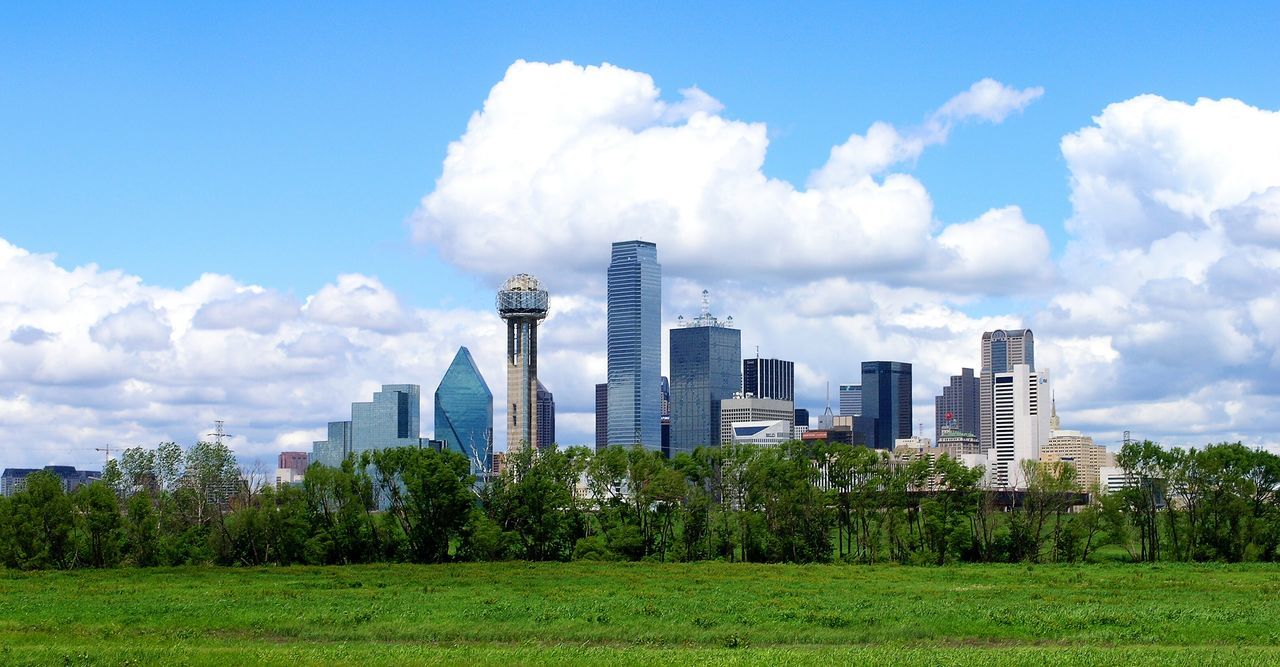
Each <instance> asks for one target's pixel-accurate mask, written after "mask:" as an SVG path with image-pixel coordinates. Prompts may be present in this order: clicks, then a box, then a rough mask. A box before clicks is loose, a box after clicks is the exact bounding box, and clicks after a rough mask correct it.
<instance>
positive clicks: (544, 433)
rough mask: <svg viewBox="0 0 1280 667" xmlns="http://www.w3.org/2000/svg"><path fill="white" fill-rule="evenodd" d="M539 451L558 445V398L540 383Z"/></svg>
mask: <svg viewBox="0 0 1280 667" xmlns="http://www.w3.org/2000/svg"><path fill="white" fill-rule="evenodd" d="M537 441H538V449H546V448H548V447H554V446H555V444H556V398H555V396H553V395H552V394H551V391H550V390H548V389H547V387H546V385H544V384H542V381H541V380H539V381H538V438H537Z"/></svg>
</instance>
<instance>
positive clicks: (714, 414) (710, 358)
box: [610, 290, 742, 456]
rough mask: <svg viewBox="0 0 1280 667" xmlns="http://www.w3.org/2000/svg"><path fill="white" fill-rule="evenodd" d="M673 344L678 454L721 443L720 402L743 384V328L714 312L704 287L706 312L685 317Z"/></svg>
mask: <svg viewBox="0 0 1280 667" xmlns="http://www.w3.org/2000/svg"><path fill="white" fill-rule="evenodd" d="M670 345H671V350H670V355H671V449H670V455H671V456H675V455H676V454H678V453H680V452H692V451H693V450H694V449H696V448H698V447H703V446H708V445H718V444H720V442H721V439H720V402H721V401H723V400H724V399H726V398H733V395H734V394H735V393H737V392H738V390H739V387H741V386H742V332H741V331H738V330H737V329H734V328H733V318H732V317H730V318H726V319H725V320H720V319H719V318H717V317H715V316H714V315H712V314H711V308H710V302H709V297H708V294H707V292H706V290H703V292H702V314H701V315H699V316H698V317H696V318H694V319H692V320H690V321H688V322H686V321H685V320H684V318H683V317H681V318H680V324H679V325H678V326H677V327H676V328H674V329H672V330H671V338H670ZM611 400H612V396H611ZM610 406H611V410H612V403H610Z"/></svg>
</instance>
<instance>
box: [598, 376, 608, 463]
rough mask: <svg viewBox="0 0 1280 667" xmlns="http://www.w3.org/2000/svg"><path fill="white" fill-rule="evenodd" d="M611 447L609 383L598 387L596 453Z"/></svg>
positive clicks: (603, 383) (602, 383)
mask: <svg viewBox="0 0 1280 667" xmlns="http://www.w3.org/2000/svg"><path fill="white" fill-rule="evenodd" d="M608 446H609V383H607V382H601V383H600V384H598V385H596V451H597V452H598V451H600V450H602V449H604V448H605V447H608Z"/></svg>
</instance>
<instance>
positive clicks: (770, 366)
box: [742, 357, 796, 401]
mask: <svg viewBox="0 0 1280 667" xmlns="http://www.w3.org/2000/svg"><path fill="white" fill-rule="evenodd" d="M742 391H743V393H746V394H751V395H752V396H755V397H756V398H776V399H778V400H780V401H794V400H795V394H796V375H795V364H794V363H793V362H790V361H783V360H782V359H761V358H759V357H752V358H750V359H743V360H742Z"/></svg>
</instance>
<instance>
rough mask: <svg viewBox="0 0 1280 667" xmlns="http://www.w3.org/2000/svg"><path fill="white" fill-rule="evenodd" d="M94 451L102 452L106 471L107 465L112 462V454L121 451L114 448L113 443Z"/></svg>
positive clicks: (96, 448)
mask: <svg viewBox="0 0 1280 667" xmlns="http://www.w3.org/2000/svg"><path fill="white" fill-rule="evenodd" d="M93 451H95V452H102V466H103V468H104V469H105V468H106V466H107V464H108V463H110V462H111V452H119V451H120V450H119V449H117V448H115V447H112V446H111V443H109V442H108V443H107V444H106V445H104V446H102V447H94V448H93Z"/></svg>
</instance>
